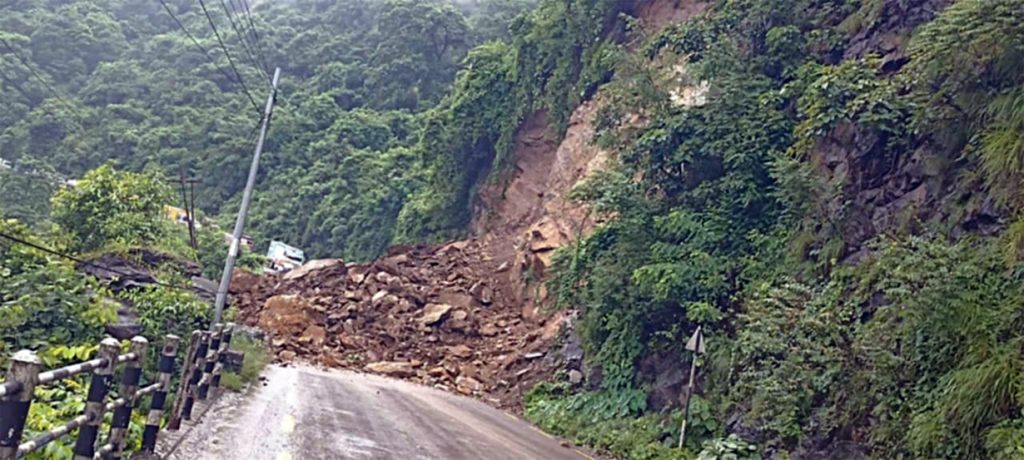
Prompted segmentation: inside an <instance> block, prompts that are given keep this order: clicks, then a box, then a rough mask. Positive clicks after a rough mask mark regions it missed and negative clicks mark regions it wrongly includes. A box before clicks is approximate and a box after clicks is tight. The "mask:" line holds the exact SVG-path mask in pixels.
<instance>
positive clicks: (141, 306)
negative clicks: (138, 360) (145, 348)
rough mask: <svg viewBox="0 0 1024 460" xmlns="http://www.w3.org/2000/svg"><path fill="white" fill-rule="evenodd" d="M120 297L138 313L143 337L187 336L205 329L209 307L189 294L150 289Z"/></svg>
mask: <svg viewBox="0 0 1024 460" xmlns="http://www.w3.org/2000/svg"><path fill="white" fill-rule="evenodd" d="M122 296H123V297H124V300H126V301H128V302H130V303H131V304H132V305H134V306H135V308H136V309H137V310H138V312H139V322H140V323H141V324H142V334H143V335H144V336H146V337H163V336H164V335H165V334H174V335H177V336H178V337H189V336H190V335H191V334H192V331H194V330H197V329H198V330H206V329H209V322H210V304H209V303H207V302H206V301H204V300H202V299H200V298H198V297H196V295H195V294H192V293H191V292H187V291H183V290H180V289H171V288H167V287H163V286H154V287H148V288H144V289H139V290H133V291H126V292H125V293H124V294H122Z"/></svg>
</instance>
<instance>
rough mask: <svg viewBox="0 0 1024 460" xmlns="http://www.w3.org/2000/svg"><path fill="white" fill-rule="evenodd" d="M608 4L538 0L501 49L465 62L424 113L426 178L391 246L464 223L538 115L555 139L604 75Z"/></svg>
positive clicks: (610, 27)
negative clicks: (443, 95)
mask: <svg viewBox="0 0 1024 460" xmlns="http://www.w3.org/2000/svg"><path fill="white" fill-rule="evenodd" d="M620 7H621V6H620V5H619V2H617V1H615V0H571V1H568V2H562V1H542V2H541V3H540V5H539V6H538V7H537V9H536V10H535V11H533V12H532V13H531V14H528V15H521V16H518V17H517V18H516V19H515V21H513V23H512V25H511V32H512V37H513V39H512V40H511V43H509V44H503V43H486V44H483V45H481V46H479V47H477V48H475V49H474V50H472V51H471V52H470V53H469V54H468V55H467V57H466V60H465V62H464V65H463V70H462V71H461V72H460V73H459V75H458V77H457V79H456V82H455V86H454V87H453V89H452V93H451V95H450V96H449V97H448V98H447V99H445V101H444V102H442V103H441V104H440V105H439V106H438V107H437V108H436V109H435V110H434V111H432V112H431V113H429V114H428V115H427V117H426V121H425V123H424V125H425V126H424V129H423V133H422V136H421V140H420V143H419V145H418V146H417V148H418V150H419V151H420V155H421V156H422V163H423V166H424V167H425V168H426V169H427V171H428V174H429V176H428V177H429V179H428V181H427V183H426V185H425V187H424V188H423V190H421V191H420V192H419V193H417V194H416V195H415V196H413V197H412V198H411V199H410V200H409V202H408V203H407V204H406V205H405V206H404V207H403V208H402V211H401V214H400V216H399V218H398V231H397V233H396V240H397V241H402V242H408V241H422V240H430V239H441V238H445V237H450V236H453V235H456V234H458V233H460V232H461V231H462V230H463V229H464V227H465V226H466V225H467V224H468V223H469V219H470V209H471V206H470V204H471V202H472V200H473V197H474V193H473V192H474V191H475V190H476V187H477V186H478V185H480V184H481V183H482V182H483V180H484V179H485V178H488V177H490V178H491V179H492V180H502V179H503V177H502V173H504V172H506V171H507V168H508V167H509V166H510V165H511V164H513V163H512V162H513V158H511V156H512V153H513V149H514V148H515V135H516V131H517V130H518V128H519V125H520V123H522V122H523V121H524V120H525V119H526V118H527V117H530V116H533V115H534V114H535V113H542V114H544V115H545V116H546V117H547V118H546V120H547V121H548V122H549V124H550V126H551V129H552V131H553V132H555V133H558V135H559V136H560V135H561V134H562V133H563V132H564V130H565V128H566V125H567V123H568V121H569V115H570V114H571V113H572V110H573V109H574V108H575V107H576V105H578V104H579V103H580V102H582V101H583V100H584V99H585V98H586V97H589V96H590V94H592V93H593V90H594V89H596V86H597V85H598V84H601V83H604V82H605V81H607V79H608V78H609V77H610V75H611V67H612V63H613V61H614V59H613V57H614V56H615V53H614V47H613V46H611V45H609V44H608V42H607V40H608V38H609V35H611V34H612V32H613V31H614V30H616V27H617V26H618V24H619V22H618V20H617V14H618V12H619V8H620Z"/></svg>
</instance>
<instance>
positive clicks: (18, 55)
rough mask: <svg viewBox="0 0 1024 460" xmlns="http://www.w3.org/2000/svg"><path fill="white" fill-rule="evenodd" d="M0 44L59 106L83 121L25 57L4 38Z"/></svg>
mask: <svg viewBox="0 0 1024 460" xmlns="http://www.w3.org/2000/svg"><path fill="white" fill-rule="evenodd" d="M0 43H3V45H4V47H5V48H7V50H8V51H10V52H11V54H14V57H16V58H17V59H18V61H21V64H22V65H23V66H25V68H26V69H28V71H29V72H31V73H32V75H33V76H34V77H36V80H39V83H42V84H43V86H45V87H46V89H47V90H48V91H50V93H51V94H53V97H55V98H57V100H59V101H60V102H61V104H64V106H65V107H67V108H68V110H70V111H72V112H74V113H75V115H78V116H79V117H80V118H83V119H84V118H85V117H83V116H82V114H81V112H79V111H78V110H77V109H75V106H73V105H71V103H69V102H68V101H67V100H66V99H64V97H62V96H61V95H60V93H59V92H57V90H56V89H54V88H53V86H50V84H49V83H47V82H46V79H45V78H43V76H42V75H39V72H36V70H35V69H34V68H33V67H32V65H31V63H29V62H28V59H25V57H24V56H22V55H21V53H19V52H18V50H16V49H14V47H13V46H11V44H10V43H9V42H8V41H7V40H6V39H5V38H3V37H0ZM19 92H20V90H19Z"/></svg>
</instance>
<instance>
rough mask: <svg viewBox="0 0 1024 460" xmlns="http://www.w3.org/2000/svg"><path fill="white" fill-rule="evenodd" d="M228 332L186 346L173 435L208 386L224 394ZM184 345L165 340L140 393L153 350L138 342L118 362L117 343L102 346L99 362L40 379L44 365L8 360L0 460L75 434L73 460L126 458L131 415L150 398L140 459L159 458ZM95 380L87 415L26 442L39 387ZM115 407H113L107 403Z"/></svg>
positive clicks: (0, 408)
mask: <svg viewBox="0 0 1024 460" xmlns="http://www.w3.org/2000/svg"><path fill="white" fill-rule="evenodd" d="M231 330H232V327H231V325H228V327H226V328H225V327H224V326H221V325H219V324H218V325H216V326H215V327H214V330H213V331H208V332H200V331H195V332H193V333H192V337H191V340H190V344H189V353H188V355H187V356H186V360H185V363H184V365H183V366H182V378H181V384H179V395H178V397H177V399H176V400H175V409H174V410H172V413H171V416H170V417H169V419H170V420H169V423H168V429H177V428H178V427H179V426H180V420H181V418H182V417H184V418H185V419H186V420H189V419H191V411H192V406H193V404H194V401H195V400H196V399H199V400H204V399H206V398H207V397H208V396H209V390H210V388H211V386H212V387H213V388H217V387H219V386H220V374H221V372H222V369H223V360H224V353H225V352H226V351H227V349H228V347H229V346H230V342H231ZM179 342H180V339H179V338H178V337H177V336H174V335H167V336H165V337H164V343H163V349H162V350H161V352H160V357H159V361H158V362H157V374H156V376H155V379H153V381H152V382H151V383H150V384H148V385H145V386H140V382H141V380H142V369H143V368H144V365H145V360H146V354H147V351H148V347H149V342H148V340H146V338H145V337H142V336H137V337H135V338H133V339H132V340H131V348H130V351H129V352H128V353H126V354H120V352H121V344H120V343H119V342H118V341H117V340H116V339H113V338H110V337H108V338H106V339H104V340H103V341H101V342H100V348H99V351H98V352H97V356H96V358H95V359H92V360H89V361H85V362H82V363H78V364H73V365H70V366H65V367H61V368H58V369H53V370H50V371H45V372H43V371H42V367H43V366H42V361H40V359H39V357H38V356H37V355H36V354H35V352H32V351H30V350H22V351H19V352H17V353H15V354H14V355H13V356H12V357H11V361H10V366H9V368H8V371H7V376H6V380H5V381H4V382H3V383H0V460H14V459H17V458H21V457H23V456H25V455H27V454H30V453H33V452H36V451H38V450H40V449H42V448H43V447H44V446H46V445H47V444H49V443H51V442H53V441H55V440H57V439H59V438H61V437H63V436H67V435H69V434H71V433H73V432H74V431H75V430H78V435H77V436H78V437H77V439H76V440H75V445H74V449H73V452H74V458H75V460H92V459H120V458H123V457H124V454H125V445H126V442H127V435H128V426H129V424H130V423H131V415H132V410H133V409H134V408H135V407H136V406H137V405H138V403H139V401H140V400H141V399H142V398H143V397H145V396H152V398H151V399H150V406H149V412H148V414H147V418H146V425H145V427H144V429H143V434H142V450H141V452H142V453H153V452H155V450H156V442H157V435H158V434H159V431H160V423H161V421H162V420H163V418H164V406H165V404H166V402H167V395H168V393H169V392H170V389H171V380H172V379H171V376H172V374H173V373H174V370H175V369H174V368H175V361H176V358H177V355H178V345H179ZM121 364H124V369H123V371H122V372H121V380H120V387H119V389H118V391H117V397H116V398H109V397H108V396H109V393H110V389H111V387H112V386H113V384H114V374H115V371H116V368H117V367H118V366H119V365H121ZM86 373H91V375H92V376H91V380H90V381H89V388H88V393H87V396H86V403H85V410H84V411H83V413H82V415H79V416H77V417H75V418H73V419H71V420H70V421H68V422H66V423H64V424H63V425H60V426H58V427H56V428H54V429H52V430H50V431H48V432H46V433H43V434H41V435H39V436H37V437H35V438H33V439H30V440H27V441H23V440H22V439H21V438H22V435H23V432H24V430H25V424H26V421H27V419H28V414H29V409H30V408H31V405H32V401H33V396H34V392H35V389H36V387H38V386H43V385H48V384H53V383H57V382H60V381H62V380H65V379H68V378H71V377H74V376H77V375H82V374H86ZM108 399H111V400H110V401H107V400H108ZM108 413H110V414H112V416H111V420H110V429H109V433H108V435H107V438H106V442H105V443H103V444H100V445H97V444H99V442H98V441H99V440H100V437H101V436H100V430H101V428H102V425H103V421H104V418H105V416H106V414H108Z"/></svg>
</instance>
